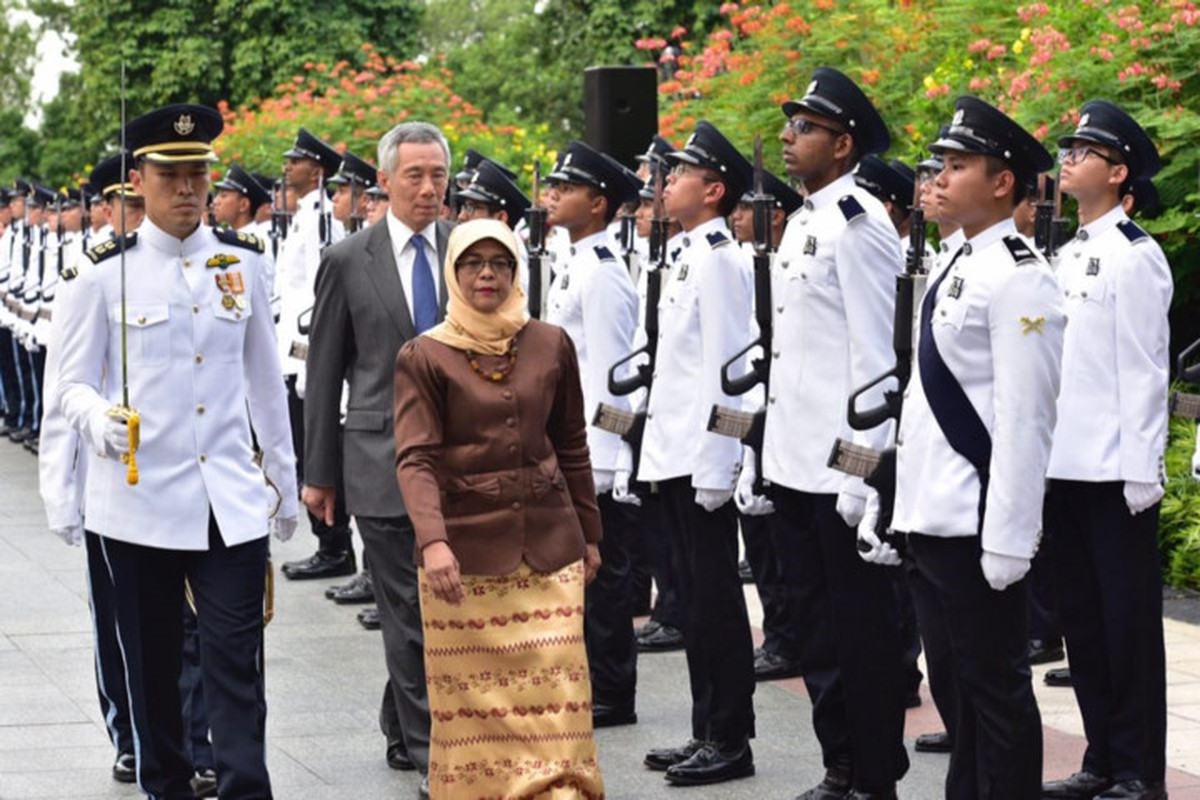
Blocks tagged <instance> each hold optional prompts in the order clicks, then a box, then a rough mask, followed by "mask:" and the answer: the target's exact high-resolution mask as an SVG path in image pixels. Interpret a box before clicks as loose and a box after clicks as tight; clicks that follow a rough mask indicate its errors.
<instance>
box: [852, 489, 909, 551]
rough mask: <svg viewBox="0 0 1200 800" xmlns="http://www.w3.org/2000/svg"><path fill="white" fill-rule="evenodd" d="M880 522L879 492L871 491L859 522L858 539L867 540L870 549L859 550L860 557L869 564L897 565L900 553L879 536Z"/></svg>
mask: <svg viewBox="0 0 1200 800" xmlns="http://www.w3.org/2000/svg"><path fill="white" fill-rule="evenodd" d="M878 524H879V492H871V494H870V495H869V496H868V497H867V505H866V510H865V511H864V512H863V518H862V521H860V522H859V523H858V541H859V542H866V543H867V545H868V547H870V549H869V550H865V551H864V550H862V549H861V548H860V549H859V551H858V557H859V558H861V559H862V560H863V561H866V562H867V563H868V564H879V565H881V566H885V567H895V566H899V564H900V554H899V553H897V552H896V548H894V547H892V546H891V544H888V543H886V542H884V541H882V540H881V539H880V538H879V534H877V533H876V532H875V526H876V525H878Z"/></svg>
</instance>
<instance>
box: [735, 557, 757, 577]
mask: <svg viewBox="0 0 1200 800" xmlns="http://www.w3.org/2000/svg"><path fill="white" fill-rule="evenodd" d="M738 577H739V578H740V579H741V581H742V583H754V570H752V569H750V562H749V561H747V560H746V559H744V558H743V559H742V560H741V561H739V562H738Z"/></svg>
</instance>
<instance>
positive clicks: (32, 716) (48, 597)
mask: <svg viewBox="0 0 1200 800" xmlns="http://www.w3.org/2000/svg"><path fill="white" fill-rule="evenodd" d="M36 480H37V479H36V470H35V465H34V459H33V458H32V457H31V456H29V455H28V454H26V453H25V452H24V451H23V450H20V449H19V448H17V447H15V446H13V445H11V444H9V443H8V442H7V441H0V508H2V509H3V521H2V522H0V800H19V799H22V798H62V800H67V799H68V798H69V799H70V800H86V799H88V798H95V799H97V800H99V799H100V798H104V799H106V800H108V799H111V798H134V797H137V796H139V795H138V793H137V791H136V789H135V788H133V787H129V786H122V785H119V784H116V783H114V782H113V781H112V780H111V778H110V777H109V769H110V766H111V764H112V759H113V753H112V749H111V747H110V746H109V744H108V741H107V738H106V734H105V731H104V726H103V724H102V722H101V720H100V719H99V712H98V708H97V702H96V694H95V685H94V682H93V677H92V647H91V632H90V623H89V617H88V610H87V601H86V596H87V592H86V574H85V564H84V556H83V552H82V550H80V549H68V548H67V547H66V546H64V545H63V544H62V543H61V542H59V541H58V540H57V539H55V538H54V537H53V536H51V535H50V534H49V533H47V531H46V528H45V520H44V517H43V513H42V507H41V502H40V499H39V498H38V494H37V484H36ZM312 542H313V540H312V538H311V537H310V536H309V535H308V533H307V529H306V528H304V527H302V528H301V530H300V531H299V532H298V533H297V535H296V538H295V539H293V541H291V542H288V543H287V544H285V545H279V544H278V543H275V544H274V550H275V558H276V561H277V562H278V561H281V560H288V559H293V558H298V557H302V556H304V555H307V553H308V551H309V550H310V549H311V547H312ZM325 585H326V584H325V583H300V584H297V583H291V582H288V581H286V580H281V581H280V583H279V585H278V593H277V602H276V607H277V616H276V619H275V621H274V622H273V623H271V626H270V627H269V628H268V629H267V644H266V653H267V658H266V677H267V701H268V703H269V707H270V710H269V714H268V757H269V760H270V768H271V774H272V779H273V781H274V785H275V794H276V797H278V798H280V800H335V799H336V800H345V799H346V798H368V800H373V799H374V798H410V797H415V796H416V789H417V781H416V779H415V778H414V777H413V773H397V772H393V771H391V770H389V769H388V768H387V766H386V765H385V763H384V760H383V749H384V748H383V739H382V737H381V736H380V734H379V733H378V728H377V725H376V711H377V709H378V705H379V695H380V691H381V689H382V686H383V675H384V671H383V657H382V647H381V644H380V639H379V636H378V634H373V633H367V632H365V631H363V630H362V629H361V628H359V627H358V625H357V623H355V622H354V613H355V609H354V608H353V607H338V606H335V605H333V604H332V603H330V602H328V601H327V600H325V599H323V597H322V589H323V588H324V586H325ZM748 596H749V597H750V599H751V603H752V607H753V608H754V609H755V614H756V619H758V618H761V613H760V612H759V611H758V604H757V598H756V597H755V596H754V593H753V590H750V591H749V592H748ZM1194 602H1200V601H1194ZM1166 624H1167V655H1168V660H1169V669H1170V674H1169V675H1168V680H1169V701H1170V709H1171V718H1170V738H1169V747H1170V750H1169V753H1168V760H1169V763H1170V765H1171V767H1172V771H1171V773H1170V775H1169V778H1168V783H1169V786H1170V790H1171V796H1172V798H1175V800H1182V799H1183V798H1195V799H1197V800H1200V627H1197V626H1195V625H1190V624H1186V623H1182V622H1176V621H1173V620H1167V623H1166ZM639 669H640V683H639V696H638V714H639V717H640V722H639V723H638V724H637V725H634V726H630V727H624V728H616V729H608V730H602V731H599V732H598V734H597V740H598V742H599V748H600V758H601V764H602V767H603V769H604V775H605V780H606V783H607V788H608V792H609V796H610V797H611V798H620V799H622V800H625V799H629V800H632V798H668V797H669V798H672V800H718V799H720V800H725V799H726V798H730V799H733V800H736V799H737V798H747V800H750V799H751V798H752V799H753V800H762V799H763V798H791V797H793V796H794V795H796V794H798V793H799V792H800V791H802V790H803V789H806V788H808V787H809V786H811V785H812V784H814V783H815V782H816V781H817V780H818V779H819V777H820V774H821V770H820V758H819V749H818V747H817V744H816V741H815V740H814V738H813V736H812V733H811V730H810V727H809V724H808V719H809V713H810V708H809V703H808V699H807V697H806V695H805V693H804V689H803V685H802V684H801V682H800V681H799V680H793V681H784V682H781V683H776V684H763V685H760V686H759V688H758V691H757V693H756V694H755V706H756V709H757V715H758V738H757V739H756V740H755V741H754V750H755V756H756V763H757V767H758V775H757V776H756V777H755V778H753V779H750V780H744V781H738V782H736V783H732V784H727V785H724V786H720V787H712V788H696V789H671V788H669V787H667V786H666V785H665V784H664V783H663V781H662V779H661V776H660V775H659V774H657V773H651V772H648V771H646V770H645V769H643V768H642V766H641V757H642V754H643V753H644V752H645V751H646V749H648V748H649V747H655V746H662V745H664V744H675V743H678V742H681V741H682V740H684V739H685V738H686V736H687V732H688V730H687V723H686V711H685V709H686V708H687V702H688V700H687V691H688V690H687V680H686V677H685V676H686V672H685V670H686V665H685V663H684V659H683V656H682V654H680V653H668V654H660V655H652V656H645V657H643V658H642V660H641V663H640V665H639ZM1045 669H1046V668H1045V667H1042V668H1038V669H1037V671H1036V672H1037V675H1036V676H1035V679H1036V683H1035V685H1036V686H1037V691H1038V700H1039V702H1040V704H1041V708H1042V717H1043V720H1044V722H1045V723H1046V730H1045V734H1046V775H1047V776H1048V777H1058V776H1061V775H1065V774H1068V773H1070V772H1071V771H1073V770H1074V769H1075V768H1076V766H1077V765H1078V763H1079V758H1080V755H1081V754H1082V752H1083V740H1082V738H1081V737H1080V733H1081V731H1082V727H1081V725H1080V720H1079V715H1078V713H1077V712H1076V710H1075V701H1074V697H1073V695H1072V694H1071V692H1070V691H1069V690H1064V689H1050V688H1047V687H1045V686H1043V685H1042V683H1041V674H1042V673H1043V672H1044V671H1045ZM939 726H940V723H939V721H938V719H937V714H936V712H935V711H934V710H933V706H932V703H930V702H929V698H928V695H927V694H926V695H925V704H924V705H923V706H922V707H921V708H918V709H915V710H913V711H911V712H910V713H909V717H908V725H907V735H908V736H909V737H910V743H911V737H915V736H916V735H917V734H919V733H924V732H926V731H931V730H935V729H937V728H938V727H939ZM912 759H913V765H912V769H911V771H910V772H909V774H908V776H907V777H906V778H905V779H904V781H903V783H902V784H901V786H900V795H901V797H903V798H907V799H910V800H926V799H928V798H937V797H940V796H941V788H940V787H941V782H942V779H943V777H944V774H945V767H946V757H945V756H937V755H926V754H919V753H913V754H912Z"/></svg>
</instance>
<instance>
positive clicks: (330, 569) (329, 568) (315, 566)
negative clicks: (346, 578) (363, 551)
mask: <svg viewBox="0 0 1200 800" xmlns="http://www.w3.org/2000/svg"><path fill="white" fill-rule="evenodd" d="M357 571H358V564H357V563H355V559H354V551H353V550H347V551H345V552H343V553H326V552H324V551H322V550H318V551H317V552H315V553H313V554H312V555H311V556H309V557H308V558H306V559H304V560H302V561H289V562H287V563H286V564H284V565H283V566H282V567H280V572H282V573H283V574H284V576H286V577H288V578H290V579H291V580H294V581H304V580H312V579H314V578H340V577H341V576H343V575H353V574H354V573H355V572H357Z"/></svg>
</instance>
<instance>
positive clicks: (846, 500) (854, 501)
mask: <svg viewBox="0 0 1200 800" xmlns="http://www.w3.org/2000/svg"><path fill="white" fill-rule="evenodd" d="M866 511H867V498H865V497H861V496H859V495H856V494H850V493H849V492H838V496H837V513H838V516H840V517H841V518H842V521H843V522H845V523H846V524H847V525H849V526H850V527H851V528H857V527H858V523H860V522H862V518H863V514H865V513H866Z"/></svg>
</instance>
